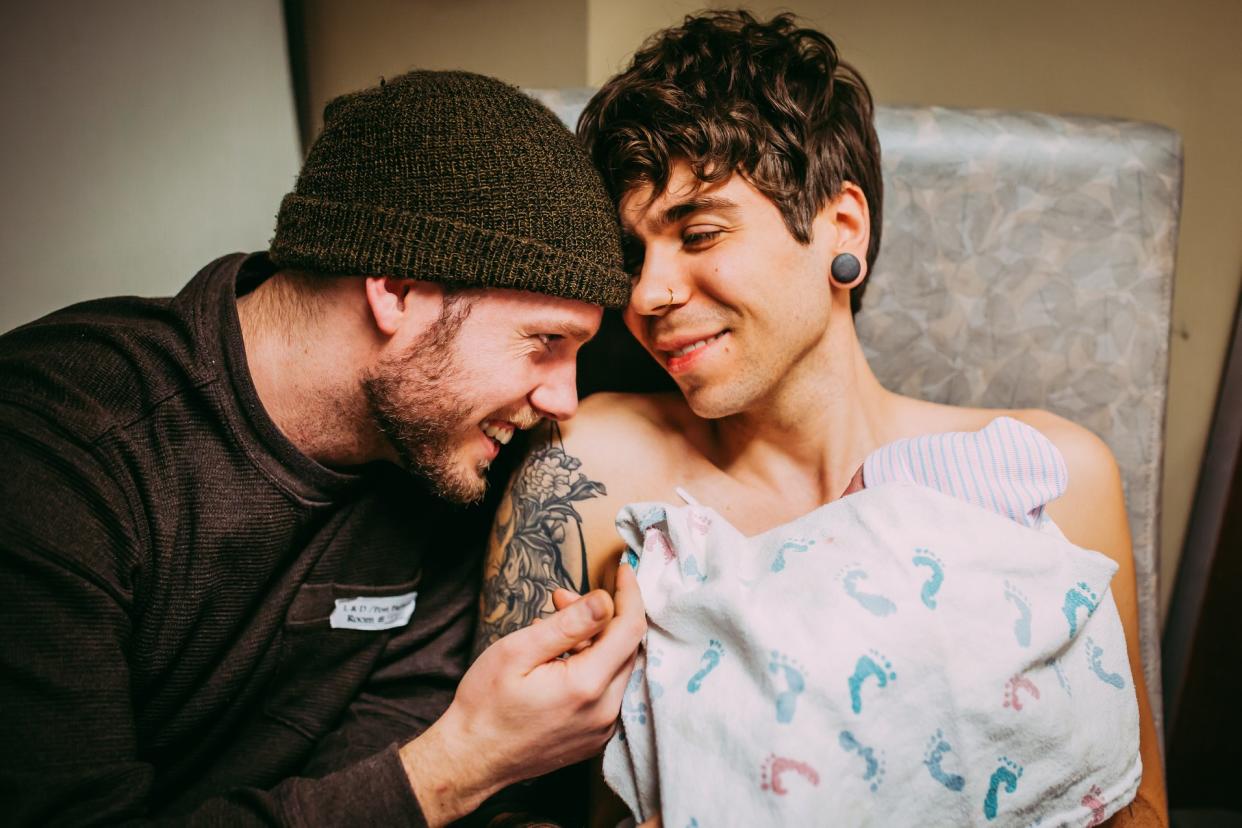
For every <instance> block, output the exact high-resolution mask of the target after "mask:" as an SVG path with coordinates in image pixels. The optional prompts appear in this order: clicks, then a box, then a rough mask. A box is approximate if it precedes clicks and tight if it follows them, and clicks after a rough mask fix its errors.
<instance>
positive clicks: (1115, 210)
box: [528, 89, 1181, 732]
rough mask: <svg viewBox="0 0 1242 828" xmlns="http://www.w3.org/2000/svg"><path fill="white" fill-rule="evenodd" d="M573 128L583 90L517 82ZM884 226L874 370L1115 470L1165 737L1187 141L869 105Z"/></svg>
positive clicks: (869, 300)
mask: <svg viewBox="0 0 1242 828" xmlns="http://www.w3.org/2000/svg"><path fill="white" fill-rule="evenodd" d="M528 91H530V93H531V94H532V95H534V96H535V97H536V98H538V99H540V100H542V101H543V102H544V103H545V104H547V105H548V106H549V107H550V108H551V109H552V110H553V111H554V112H555V113H556V114H557V115H558V116H559V117H560V118H561V119H562V120H563V121H565V122H566V123H567V124H569V125H570V126H571V128H572V126H573V125H574V123H575V122H576V120H577V117H578V113H579V112H580V111H581V109H582V107H583V105H584V104H585V103H586V101H587V99H588V98H589V96H590V95H591V90H583V89H573V90H528ZM876 120H877V129H878V132H879V136H880V143H881V145H882V147H883V152H884V178H885V191H884V207H885V215H884V233H883V240H884V241H883V246H882V248H881V251H880V256H879V259H878V260H877V261H876V266H875V272H874V273H873V274H872V275H871V285H870V286H869V287H868V289H867V294H866V297H865V298H864V301H863V310H862V312H861V313H860V314H859V316H858V320H857V321H858V330H859V336H860V337H861V339H862V342H863V346H864V348H865V350H866V353H867V357H868V359H869V360H870V362H871V365H872V367H873V368H874V369H875V372H876V375H877V376H878V377H879V379H880V381H881V382H882V383H884V385H885V386H886V387H888V388H891V389H893V390H895V391H898V392H900V393H903V394H908V395H911V396H915V397H921V398H924V399H929V400H935V401H938V402H943V403H951V404H954V405H967V406H984V407H995V408H1044V409H1047V410H1050V411H1053V412H1056V413H1057V414H1060V415H1062V416H1064V417H1066V418H1068V419H1070V420H1073V421H1074V422H1077V423H1080V424H1082V425H1084V426H1086V427H1087V428H1089V429H1091V430H1092V431H1094V432H1095V433H1096V434H1098V435H1099V436H1100V437H1102V438H1103V439H1104V440H1105V442H1107V443H1108V445H1109V446H1110V447H1111V448H1112V450H1113V453H1114V454H1115V455H1116V457H1117V462H1118V464H1119V465H1120V467H1121V474H1122V480H1123V483H1124V485H1125V492H1126V502H1127V505H1128V508H1129V517H1130V531H1131V534H1132V535H1133V543H1134V559H1135V565H1136V569H1137V573H1138V597H1139V613H1140V619H1139V623H1140V637H1141V644H1142V654H1143V669H1144V673H1145V675H1146V678H1147V687H1148V691H1149V695H1150V697H1151V700H1152V709H1153V711H1154V712H1155V716H1156V723H1157V727H1158V728H1159V729H1160V732H1163V728H1162V726H1161V724H1162V722H1161V720H1162V705H1161V692H1160V635H1159V590H1158V589H1157V583H1156V578H1157V573H1158V572H1159V565H1158V561H1159V536H1160V532H1159V525H1160V483H1161V463H1162V460H1163V448H1164V444H1163V440H1164V414H1165V399H1166V394H1167V389H1168V345H1169V319H1170V305H1171V300H1172V285H1173V260H1174V252H1175V244H1176V239H1177V223H1178V216H1179V211H1180V206H1181V141H1180V139H1179V137H1178V136H1177V134H1176V133H1174V132H1172V131H1171V130H1168V129H1166V128H1163V127H1158V126H1153V125H1150V124H1139V123H1132V122H1126V121H1117V120H1104V119H1096V118H1068V117H1053V116H1048V115H1036V114H1028V113H1013V112H991V111H963V110H951V109H942V108H936V107H932V108H892V107H879V108H878V110H877V115H876Z"/></svg>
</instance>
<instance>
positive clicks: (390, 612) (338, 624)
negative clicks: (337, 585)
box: [328, 592, 418, 630]
mask: <svg viewBox="0 0 1242 828" xmlns="http://www.w3.org/2000/svg"><path fill="white" fill-rule="evenodd" d="M417 597H418V593H417V592H407V593H405V594H404V595H385V596H383V597H382V598H368V597H366V596H364V595H359V596H358V597H357V598H337V599H336V609H334V610H332V616H331V618H329V619H328V621H329V623H330V624H331V625H332V629H334V630H391V629H392V628H393V627H404V626H405V625H406V624H408V623H410V616H412V615H413V614H414V599H415V598H417Z"/></svg>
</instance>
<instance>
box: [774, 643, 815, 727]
mask: <svg viewBox="0 0 1242 828" xmlns="http://www.w3.org/2000/svg"><path fill="white" fill-rule="evenodd" d="M768 670H770V671H771V672H773V673H776V674H777V675H783V676H784V678H785V687H786V689H785V690H784V691H782V692H779V693H777V694H776V720H777V721H778V722H780V723H781V724H789V722H791V721H793V717H794V713H795V712H796V711H797V706H798V696H800V695H802V691H803V690H805V689H806V679H805V677H804V676H803V674H802V665H801V664H799V663H798V662H796V661H794V660H793V659H792V658H790V657H789V656H787V655H785V654H783V653H779V652H777V651H776V650H773V651H772V661H771V662H770V663H769V664H768Z"/></svg>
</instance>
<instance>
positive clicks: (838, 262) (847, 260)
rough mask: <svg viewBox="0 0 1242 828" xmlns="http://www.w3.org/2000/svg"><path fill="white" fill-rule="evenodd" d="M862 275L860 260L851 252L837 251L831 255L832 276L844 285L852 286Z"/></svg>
mask: <svg viewBox="0 0 1242 828" xmlns="http://www.w3.org/2000/svg"><path fill="white" fill-rule="evenodd" d="M861 275H862V262H860V261H858V257H857V256H855V255H854V254H853V253H838V254H837V255H835V256H833V257H832V278H833V279H834V280H836V282H837V283H838V284H840V285H843V286H845V287H852V286H853V284H854V283H855V282H857V281H858V277H859V276H861Z"/></svg>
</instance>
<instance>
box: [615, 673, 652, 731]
mask: <svg viewBox="0 0 1242 828" xmlns="http://www.w3.org/2000/svg"><path fill="white" fill-rule="evenodd" d="M642 686H643V668H642V667H635V668H634V672H632V673H630V680H629V681H628V682H626V685H625V694H624V695H623V696H622V697H621V715H622V716H623V717H624V718H626V719H632V720H634V721H636V722H638V723H639V724H640V725H645V724H646V723H647V703H646V702H645V701H642V700H641V699H640V698H639V693H640V692H642Z"/></svg>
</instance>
